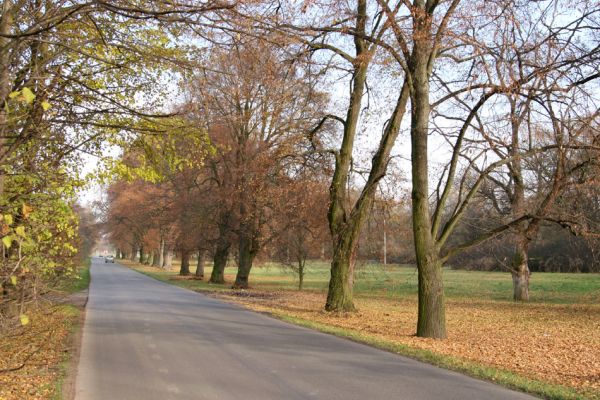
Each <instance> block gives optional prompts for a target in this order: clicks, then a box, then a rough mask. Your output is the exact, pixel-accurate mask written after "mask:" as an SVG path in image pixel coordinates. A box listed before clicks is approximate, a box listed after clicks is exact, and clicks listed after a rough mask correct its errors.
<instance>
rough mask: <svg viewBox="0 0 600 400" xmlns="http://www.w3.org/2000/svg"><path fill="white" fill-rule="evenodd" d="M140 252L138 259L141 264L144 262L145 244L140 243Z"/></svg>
mask: <svg viewBox="0 0 600 400" xmlns="http://www.w3.org/2000/svg"><path fill="white" fill-rule="evenodd" d="M139 252H140V253H139V258H138V261H139V263H140V264H143V263H144V245H143V244H142V245H140V249H139Z"/></svg>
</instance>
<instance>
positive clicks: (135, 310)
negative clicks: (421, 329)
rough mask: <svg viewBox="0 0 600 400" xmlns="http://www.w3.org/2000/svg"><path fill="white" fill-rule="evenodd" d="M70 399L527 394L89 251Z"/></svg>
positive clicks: (469, 399) (461, 399)
mask: <svg viewBox="0 0 600 400" xmlns="http://www.w3.org/2000/svg"><path fill="white" fill-rule="evenodd" d="M82 342H83V343H82V349H81V358H80V361H79V368H78V373H77V378H76V387H75V390H76V395H75V398H76V400H90V399H98V400H107V399H111V400H112V399H114V400H128V399H132V400H133V399H141V400H169V399H224V400H227V399H244V400H252V399H257V400H258V399H261V400H263V399H286V400H287V399H344V400H353V399H361V400H367V399H385V400H388V399H407V400H408V399H421V400H428V399H432V400H433V399H435V400H439V399H457V400H474V399H486V400H493V399H502V400H507V399H532V397H530V396H527V395H524V394H521V393H517V392H513V391H510V390H506V389H504V388H501V387H499V386H496V385H493V384H490V383H487V382H482V381H479V380H476V379H472V378H469V377H466V376H463V375H460V374H458V373H454V372H449V371H446V370H443V369H439V368H436V367H432V366H429V365H427V364H423V363H419V362H417V361H413V360H410V359H407V358H404V357H401V356H397V355H395V354H391V353H387V352H385V351H380V350H377V349H374V348H371V347H368V346H364V345H361V344H358V343H354V342H351V341H348V340H345V339H340V338H336V337H333V336H329V335H326V334H322V333H319V332H314V331H311V330H309V329H305V328H301V327H296V326H293V325H290V324H287V323H284V322H280V321H277V320H275V319H272V318H269V317H267V316H264V315H260V314H256V313H253V312H249V311H245V310H243V309H241V308H239V307H237V306H235V305H231V304H228V303H224V302H222V301H218V300H215V299H211V298H209V297H206V296H203V295H200V294H197V293H194V292H191V291H188V290H185V289H181V288H178V287H175V286H171V285H168V284H165V283H162V282H158V281H156V280H154V279H152V278H149V277H147V276H144V275H142V274H139V273H137V272H135V271H132V270H130V269H127V268H125V267H122V266H119V265H118V264H104V260H103V259H101V258H99V259H94V260H93V264H92V283H91V287H90V297H89V301H88V304H87V311H86V321H85V325H84V328H83V339H82Z"/></svg>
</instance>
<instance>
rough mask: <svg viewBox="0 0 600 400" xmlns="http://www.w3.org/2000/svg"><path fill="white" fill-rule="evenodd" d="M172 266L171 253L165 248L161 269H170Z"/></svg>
mask: <svg viewBox="0 0 600 400" xmlns="http://www.w3.org/2000/svg"><path fill="white" fill-rule="evenodd" d="M172 266H173V252H172V251H171V249H169V248H167V247H165V252H164V260H163V265H162V267H163V269H171V267H172Z"/></svg>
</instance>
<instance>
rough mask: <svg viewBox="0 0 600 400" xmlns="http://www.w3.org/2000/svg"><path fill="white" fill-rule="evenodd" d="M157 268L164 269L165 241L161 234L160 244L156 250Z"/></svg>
mask: <svg viewBox="0 0 600 400" xmlns="http://www.w3.org/2000/svg"><path fill="white" fill-rule="evenodd" d="M158 266H159V267H161V268H164V267H165V239H164V237H163V235H162V233H161V235H160V244H159V248H158Z"/></svg>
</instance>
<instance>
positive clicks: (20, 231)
mask: <svg viewBox="0 0 600 400" xmlns="http://www.w3.org/2000/svg"><path fill="white" fill-rule="evenodd" d="M15 232H16V233H17V235H19V236H21V237H25V227H24V226H17V228H16V229H15Z"/></svg>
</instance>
